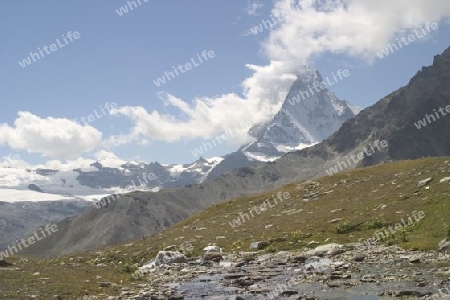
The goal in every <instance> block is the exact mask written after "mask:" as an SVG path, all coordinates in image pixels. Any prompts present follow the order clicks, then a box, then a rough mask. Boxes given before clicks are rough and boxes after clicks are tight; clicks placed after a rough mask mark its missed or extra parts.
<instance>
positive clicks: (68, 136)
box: [0, 111, 102, 159]
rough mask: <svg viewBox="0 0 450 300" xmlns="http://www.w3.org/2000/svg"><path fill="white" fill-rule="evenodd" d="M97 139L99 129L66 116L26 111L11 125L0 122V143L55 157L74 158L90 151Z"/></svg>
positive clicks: (98, 141)
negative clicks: (39, 114)
mask: <svg viewBox="0 0 450 300" xmlns="http://www.w3.org/2000/svg"><path fill="white" fill-rule="evenodd" d="M101 139H102V134H101V132H99V131H98V130H97V129H95V128H94V127H91V126H81V125H79V124H77V123H75V122H73V121H71V120H68V119H61V118H52V117H48V118H45V119H43V118H40V117H38V116H36V115H33V114H32V113H30V112H26V111H21V112H19V113H18V117H17V119H16V120H15V121H14V126H12V127H11V126H9V125H8V124H0V145H7V146H9V147H10V148H11V149H14V150H24V151H27V152H28V153H39V154H41V155H43V156H47V157H50V158H55V159H68V158H74V157H77V156H79V155H81V154H82V153H84V152H86V151H91V150H93V149H94V148H95V147H96V146H97V145H98V144H99V143H100V142H101Z"/></svg>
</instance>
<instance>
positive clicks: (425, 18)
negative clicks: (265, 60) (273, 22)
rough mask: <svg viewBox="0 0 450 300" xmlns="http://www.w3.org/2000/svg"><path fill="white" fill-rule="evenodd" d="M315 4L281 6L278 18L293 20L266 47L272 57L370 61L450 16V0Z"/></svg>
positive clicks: (301, 0)
mask: <svg viewBox="0 0 450 300" xmlns="http://www.w3.org/2000/svg"><path fill="white" fill-rule="evenodd" d="M310 2H311V0H298V1H294V3H293V1H291V0H282V1H278V2H277V3H276V4H275V6H274V9H273V11H272V15H274V16H283V15H286V16H287V17H286V18H284V20H283V21H282V25H281V26H279V27H277V29H276V30H273V31H272V32H271V33H270V36H269V38H268V39H267V40H266V41H265V42H264V43H263V48H264V49H265V51H266V54H267V55H268V56H269V57H271V58H272V59H276V60H289V61H295V62H300V63H307V62H308V61H309V59H310V58H311V57H312V56H318V55H321V54H323V53H326V52H331V53H342V54H346V55H348V56H351V57H358V58H363V59H368V60H369V61H370V60H372V59H374V58H375V54H376V52H377V51H379V50H380V49H382V48H384V47H385V46H386V45H387V44H388V42H389V41H393V40H394V41H395V38H397V37H402V36H404V35H405V34H408V32H411V31H413V30H415V29H420V26H421V25H424V24H425V23H426V22H440V21H442V20H443V19H448V18H449V16H450V6H449V5H448V1H447V0H435V1H428V0H396V1H391V0H379V1H367V0H321V1H315V2H314V3H315V4H313V5H307V4H309V3H310ZM293 4H294V5H293ZM293 7H295V8H294V9H293ZM299 8H300V9H299Z"/></svg>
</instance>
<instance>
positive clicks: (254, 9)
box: [244, 1, 264, 16]
mask: <svg viewBox="0 0 450 300" xmlns="http://www.w3.org/2000/svg"><path fill="white" fill-rule="evenodd" d="M263 7H264V4H262V3H260V2H259V1H248V4H247V7H246V8H245V9H244V12H245V13H247V14H249V15H250V16H256V15H258V11H259V10H260V9H261V8H263Z"/></svg>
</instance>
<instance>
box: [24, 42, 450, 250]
mask: <svg viewBox="0 0 450 300" xmlns="http://www.w3.org/2000/svg"><path fill="white" fill-rule="evenodd" d="M449 83H450V48H449V49H447V50H446V51H445V52H444V53H443V54H442V55H438V56H436V57H435V58H434V61H433V65H432V66H430V67H424V68H422V70H421V71H419V72H418V73H417V74H416V75H415V76H414V77H413V78H412V79H411V80H410V82H409V84H408V85H407V86H405V87H402V88H400V89H399V90H397V91H395V92H393V93H391V94H390V95H388V96H386V97H385V98H383V99H381V100H380V101H378V102H377V103H376V104H374V105H373V106H371V107H369V108H366V109H364V110H363V111H361V112H360V113H359V114H358V115H356V116H355V117H354V118H351V119H349V120H347V121H346V122H345V123H344V124H343V125H342V127H341V128H340V129H339V130H338V131H337V132H336V133H334V134H333V135H332V136H331V137H330V138H328V139H326V140H325V141H323V142H321V143H319V144H317V145H314V146H312V147H309V148H306V149H302V150H300V151H296V152H291V153H288V154H285V155H283V156H282V157H281V158H280V159H278V160H276V161H273V162H267V163H259V164H258V165H257V166H255V167H244V168H240V169H236V170H233V171H231V172H229V173H226V174H223V175H220V176H217V177H216V178H215V179H213V180H207V181H205V182H204V183H202V184H196V185H192V186H186V187H183V188H177V189H170V190H162V191H160V192H157V193H148V192H147V193H146V192H136V193H131V194H128V195H124V196H123V197H121V198H119V199H117V200H116V201H114V202H112V203H111V204H109V205H107V207H105V208H103V209H96V208H90V209H88V210H86V211H85V212H84V213H82V214H81V215H79V216H76V217H73V218H70V219H66V220H64V221H63V222H61V223H59V224H58V228H59V230H58V234H57V235H55V236H53V235H52V236H51V237H49V238H48V240H47V243H46V247H41V248H38V247H37V246H36V247H33V246H32V247H30V248H27V249H26V252H27V253H28V254H33V255H39V256H55V255H60V254H64V253H70V252H74V251H83V250H87V249H94V248H98V247H101V246H105V245H110V244H114V243H120V242H125V241H128V240H131V239H136V238H139V237H141V236H143V235H150V234H152V233H155V232H158V231H160V230H162V229H164V228H166V227H168V226H170V225H172V224H174V223H176V222H178V221H180V220H182V219H183V218H186V217H187V216H189V215H191V214H192V213H193V212H195V211H199V210H200V209H201V208H204V207H206V206H208V205H211V204H214V203H218V202H219V201H222V200H225V199H230V198H233V197H238V196H242V195H246V194H253V193H259V192H262V191H267V190H271V189H274V188H277V187H280V186H283V185H285V184H287V183H290V182H295V181H299V180H304V179H311V178H317V177H321V176H326V175H327V172H326V171H327V170H329V168H336V166H337V165H340V166H341V170H343V169H345V168H346V169H351V168H355V167H358V166H367V165H373V164H380V163H383V162H386V161H391V160H404V159H414V158H420V157H423V156H448V155H450V130H449V129H450V116H447V117H444V116H442V117H440V118H439V119H438V118H437V117H435V121H433V120H432V118H431V117H430V116H429V115H431V114H433V113H434V110H435V109H436V110H439V109H440V108H442V107H444V108H446V107H447V106H448V105H450V85H449ZM427 115H428V119H430V122H428V123H427V125H426V126H424V127H422V128H421V129H418V128H417V122H418V121H419V120H422V121H423V122H424V120H425V119H426V121H428V119H427ZM377 140H378V141H381V140H385V141H386V142H387V145H388V146H387V147H380V148H379V149H378V150H376V151H373V152H370V153H371V154H370V155H368V154H367V153H368V152H367V148H370V147H371V146H373V145H374V144H375V142H376V141H377ZM351 157H353V160H354V159H355V157H358V159H359V161H356V163H351ZM219 166H220V164H219ZM337 171H339V169H337ZM336 184H339V183H338V182H337V183H336ZM236 209H238V208H236ZM217 226H225V225H223V224H217ZM50 245H51V246H50Z"/></svg>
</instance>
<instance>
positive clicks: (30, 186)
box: [28, 183, 44, 193]
mask: <svg viewBox="0 0 450 300" xmlns="http://www.w3.org/2000/svg"><path fill="white" fill-rule="evenodd" d="M28 189H29V190H32V191H35V192H39V193H44V191H43V190H42V189H41V188H40V187H38V186H37V185H35V184H33V183H32V184H29V185H28Z"/></svg>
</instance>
